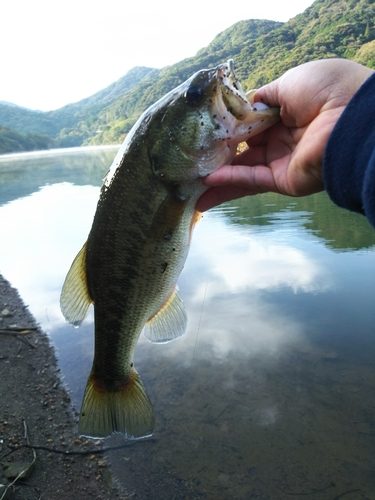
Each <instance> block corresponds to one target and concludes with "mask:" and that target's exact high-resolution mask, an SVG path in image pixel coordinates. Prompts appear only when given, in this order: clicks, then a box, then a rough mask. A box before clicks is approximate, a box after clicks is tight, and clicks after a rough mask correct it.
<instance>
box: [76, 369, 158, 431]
mask: <svg viewBox="0 0 375 500" xmlns="http://www.w3.org/2000/svg"><path fill="white" fill-rule="evenodd" d="M153 430H154V413H153V410H152V405H151V402H150V400H149V399H148V396H147V394H146V392H145V390H144V388H143V384H142V381H141V379H140V376H139V375H138V373H137V372H136V371H135V370H134V372H133V375H132V377H131V379H130V380H129V381H128V382H127V383H126V384H124V386H123V387H122V388H120V389H119V390H116V391H110V392H108V391H105V390H104V389H103V388H102V387H101V386H100V384H98V383H97V382H96V380H95V378H94V376H93V374H92V373H91V374H90V377H89V379H88V381H87V386H86V390H85V395H84V397H83V403H82V408H81V413H80V418H79V424H78V431H79V433H80V434H81V435H83V436H89V437H106V436H109V435H110V434H112V433H113V432H122V433H124V434H125V435H126V437H127V438H129V439H138V438H143V437H147V436H151V435H152V433H153Z"/></svg>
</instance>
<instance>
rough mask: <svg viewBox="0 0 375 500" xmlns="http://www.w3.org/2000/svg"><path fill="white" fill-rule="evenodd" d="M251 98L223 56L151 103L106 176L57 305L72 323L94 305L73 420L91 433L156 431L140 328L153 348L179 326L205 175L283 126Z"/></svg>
mask: <svg viewBox="0 0 375 500" xmlns="http://www.w3.org/2000/svg"><path fill="white" fill-rule="evenodd" d="M252 95H253V94H251V96H249V97H247V96H246V94H245V93H244V91H243V89H242V87H241V84H240V82H239V80H238V78H237V77H236V74H235V71H234V62H233V60H232V59H231V60H229V61H227V62H225V63H223V64H220V65H219V66H217V67H215V68H211V69H204V70H200V71H198V72H196V73H195V74H193V75H192V76H191V77H190V78H189V79H188V80H186V81H185V82H184V83H182V84H181V85H179V86H178V87H177V88H175V89H173V90H172V91H170V92H169V93H168V94H166V95H165V96H163V97H162V98H161V99H160V100H158V101H157V102H156V103H155V104H153V105H152V106H150V107H149V108H148V109H147V110H146V111H145V112H144V113H143V114H142V116H141V117H140V118H139V120H138V121H137V122H136V124H135V125H134V127H133V128H132V129H131V131H130V132H129V134H128V135H127V137H126V138H125V140H124V142H123V144H122V146H121V147H120V149H119V151H118V153H117V155H116V157H115V159H114V161H113V163H112V165H111V167H110V168H109V170H108V172H107V174H106V176H105V177H104V180H103V185H102V187H101V190H100V195H99V200H98V203H97V208H96V212H95V215H94V219H93V223H92V227H91V230H90V232H89V235H88V238H87V241H86V243H85V244H84V245H83V247H82V248H81V250H80V251H79V252H78V254H77V256H76V258H75V259H74V261H73V263H72V265H71V268H70V270H69V272H68V274H67V276H66V278H65V281H64V284H63V287H62V291H61V297H60V306H61V310H62V313H63V315H64V317H65V318H66V320H67V321H68V322H70V323H71V324H72V325H73V326H75V327H78V326H80V325H81V323H82V321H83V320H84V318H85V316H86V314H87V311H88V309H89V307H90V305H91V304H94V323H95V350H94V359H93V365H92V369H91V372H90V374H89V377H88V381H87V385H86V389H85V393H84V397H83V402H82V407H81V411H80V416H79V424H78V431H79V434H80V435H83V436H89V437H96V438H100V437H106V436H108V435H110V434H112V433H113V432H120V433H123V434H124V435H125V437H127V438H128V439H139V438H144V437H148V436H150V435H152V433H153V431H154V425H155V419H154V413H153V409H152V404H151V402H150V399H149V397H148V396H147V394H146V391H145V389H144V386H143V383H142V381H141V378H140V376H139V374H138V372H137V371H136V369H135V367H134V360H133V358H134V352H135V349H136V344H137V341H138V338H139V336H140V334H141V332H142V331H143V332H144V335H145V336H146V338H147V339H148V340H149V341H151V342H155V343H166V342H169V341H171V340H174V339H176V338H178V337H180V336H181V335H183V333H184V332H185V330H186V327H187V315H186V312H185V309H184V305H183V302H182V299H181V297H180V295H179V293H178V288H177V279H178V277H179V275H180V273H181V271H182V269H183V267H184V263H185V260H186V258H187V255H188V250H189V245H190V241H191V235H192V231H193V228H194V226H195V224H196V222H197V221H198V219H199V217H200V214H199V213H198V212H197V211H196V210H195V205H196V202H197V200H198V198H199V197H200V196H201V195H202V194H203V192H204V191H205V190H206V189H207V187H206V186H204V185H203V183H202V179H203V178H204V177H205V176H207V175H208V174H210V173H212V172H214V171H215V170H217V169H218V168H219V167H221V166H222V165H224V164H227V163H230V162H231V160H232V159H233V157H234V155H235V153H236V148H237V145H238V144H239V143H240V142H243V141H246V140H248V139H249V138H250V137H251V136H253V135H255V134H257V133H259V132H262V131H263V130H265V129H266V128H268V127H270V126H271V125H273V124H274V123H276V122H277V121H278V119H279V109H278V108H268V107H267V106H266V105H264V104H262V103H254V102H252V101H253V98H252Z"/></svg>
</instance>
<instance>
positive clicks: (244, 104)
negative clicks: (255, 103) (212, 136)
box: [217, 59, 251, 120]
mask: <svg viewBox="0 0 375 500" xmlns="http://www.w3.org/2000/svg"><path fill="white" fill-rule="evenodd" d="M217 78H218V80H219V82H220V91H221V96H222V99H223V102H224V104H225V106H226V108H227V111H229V113H231V114H232V115H233V116H234V117H235V118H236V119H237V120H244V119H245V115H246V113H244V109H246V108H248V107H249V101H248V99H247V98H246V94H245V92H244V91H243V90H242V86H241V83H240V81H239V79H238V78H237V76H236V73H235V71H234V61H233V59H229V61H228V62H227V63H225V64H222V65H221V66H219V67H218V68H217ZM250 106H251V105H250Z"/></svg>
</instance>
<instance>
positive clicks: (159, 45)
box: [0, 0, 313, 111]
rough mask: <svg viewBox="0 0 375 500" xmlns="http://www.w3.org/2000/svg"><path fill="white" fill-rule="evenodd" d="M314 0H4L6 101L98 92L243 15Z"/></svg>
mask: <svg viewBox="0 0 375 500" xmlns="http://www.w3.org/2000/svg"><path fill="white" fill-rule="evenodd" d="M312 3H313V0H284V1H283V2H280V0H261V1H259V0H246V1H245V0H236V2H234V3H233V4H232V5H230V4H227V3H226V2H225V0H224V3H220V2H205V1H204V0H203V1H202V0H189V1H188V2H176V0H158V1H155V0H142V1H140V0H132V1H130V0H106V1H105V2H99V1H95V0H94V1H93V0H64V1H63V2H62V1H60V2H52V1H51V0H33V1H30V0H4V1H3V2H2V3H1V7H0V47H1V58H0V64H1V70H0V101H8V102H13V103H15V104H18V105H19V106H24V107H27V108H30V109H39V110H42V111H48V110H51V109H57V108H60V107H62V106H64V105H66V104H68V103H71V102H76V101H79V100H81V99H84V98H85V97H88V96H90V95H93V94H95V92H98V91H99V90H101V89H103V88H105V87H107V86H108V85H110V84H111V83H113V82H115V81H116V80H118V79H119V78H121V77H122V76H124V75H125V74H126V73H127V71H129V70H130V69H131V68H133V67H134V66H149V67H153V68H162V67H164V66H167V65H170V64H174V63H176V62H178V61H181V60H182V59H184V58H186V57H191V56H194V55H195V54H196V52H198V50H200V49H201V48H203V47H205V46H207V45H208V44H209V43H210V42H211V41H212V40H213V39H214V38H215V36H216V35H217V34H218V33H220V32H222V31H224V30H225V29H227V28H229V27H230V26H232V25H233V24H235V23H236V22H238V21H241V20H243V19H271V20H275V21H283V22H285V21H288V20H289V19H291V18H292V17H294V16H296V15H297V14H299V13H301V12H303V11H304V10H305V9H306V8H307V7H309V6H310V5H311V4H312Z"/></svg>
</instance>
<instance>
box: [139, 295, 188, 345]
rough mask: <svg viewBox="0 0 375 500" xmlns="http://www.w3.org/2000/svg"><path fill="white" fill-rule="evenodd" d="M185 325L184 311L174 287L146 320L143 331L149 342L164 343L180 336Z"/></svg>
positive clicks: (183, 331)
mask: <svg viewBox="0 0 375 500" xmlns="http://www.w3.org/2000/svg"><path fill="white" fill-rule="evenodd" d="M186 326H187V316H186V311H185V308H184V304H183V302H182V299H181V297H180V296H179V294H178V292H177V287H176V288H175V289H174V290H173V292H172V294H171V295H170V297H169V299H168V300H167V301H166V302H165V304H164V305H163V306H162V307H161V308H160V309H159V311H158V312H157V313H156V314H155V315H154V316H152V318H150V319H149V320H148V322H147V323H146V325H145V327H144V330H143V332H144V334H145V337H146V338H147V340H149V341H150V342H153V343H155V344H165V343H167V342H170V341H171V340H174V339H176V338H178V337H181V335H183V334H184V333H185V330H186Z"/></svg>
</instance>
